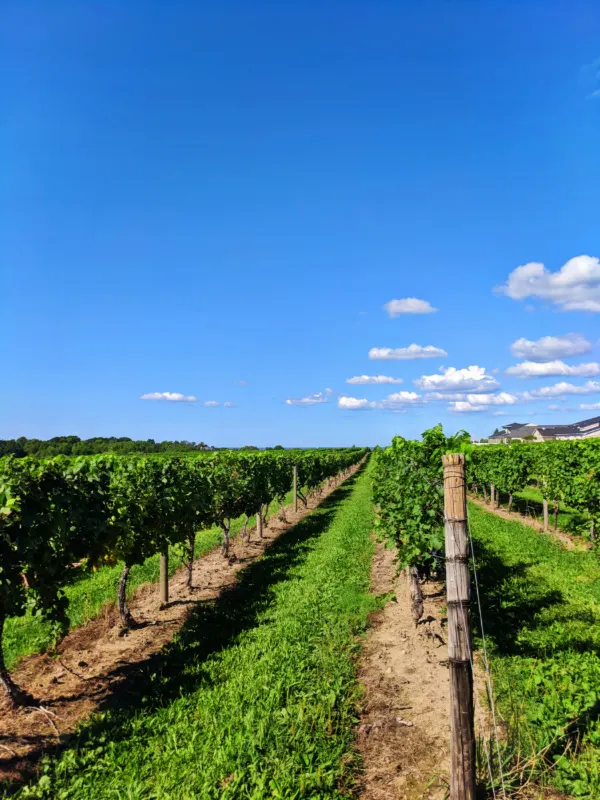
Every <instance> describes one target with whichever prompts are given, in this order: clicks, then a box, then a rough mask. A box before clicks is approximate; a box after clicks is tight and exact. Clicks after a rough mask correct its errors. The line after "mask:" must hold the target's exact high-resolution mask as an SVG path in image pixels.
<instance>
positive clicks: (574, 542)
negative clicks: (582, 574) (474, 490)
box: [469, 494, 591, 550]
mask: <svg viewBox="0 0 600 800" xmlns="http://www.w3.org/2000/svg"><path fill="white" fill-rule="evenodd" d="M469 500H470V502H471V503H474V504H475V505H476V506H480V507H481V508H485V510H486V511H489V512H490V514H496V515H497V516H498V517H502V519H508V520H511V521H512V522H520V523H521V524H522V525H529V527H530V528H533V529H534V530H536V531H538V533H543V534H544V535H545V536H553V537H554V538H555V539H557V540H558V541H559V542H560V544H561V545H562V547H564V549H565V550H589V549H590V547H591V544H590V542H587V541H586V540H585V539H583V538H582V537H581V536H573V535H571V534H569V533H565V532H564V531H561V530H554V528H551V529H549V530H547V531H544V526H543V524H542V523H541V522H538V520H537V519H533V518H532V517H526V516H523V514H520V513H519V512H518V511H507V510H506V509H505V508H492V506H491V504H488V503H486V502H485V500H482V499H481V498H480V497H476V496H475V495H472V494H470V495H469Z"/></svg>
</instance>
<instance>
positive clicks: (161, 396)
mask: <svg viewBox="0 0 600 800" xmlns="http://www.w3.org/2000/svg"><path fill="white" fill-rule="evenodd" d="M196 399H197V398H196V397H194V395H193V394H180V393H179V392H148V394H143V395H141V397H140V400H169V401H170V402H172V403H195V402H196Z"/></svg>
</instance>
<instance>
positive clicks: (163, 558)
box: [159, 550, 169, 606]
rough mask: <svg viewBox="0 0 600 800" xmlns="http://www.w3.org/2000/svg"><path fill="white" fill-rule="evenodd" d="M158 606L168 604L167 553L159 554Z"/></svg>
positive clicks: (166, 551)
mask: <svg viewBox="0 0 600 800" xmlns="http://www.w3.org/2000/svg"><path fill="white" fill-rule="evenodd" d="M159 583H160V604H161V606H166V605H167V603H168V602H169V551H168V550H165V552H164V553H161V554H160V579H159Z"/></svg>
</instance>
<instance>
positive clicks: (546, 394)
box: [520, 381, 600, 400]
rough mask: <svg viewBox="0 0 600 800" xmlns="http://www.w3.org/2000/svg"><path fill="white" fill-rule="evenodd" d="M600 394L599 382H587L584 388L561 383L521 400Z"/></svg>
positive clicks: (536, 391)
mask: <svg viewBox="0 0 600 800" xmlns="http://www.w3.org/2000/svg"><path fill="white" fill-rule="evenodd" d="M595 392H600V382H599V381H587V382H586V383H584V384H583V386H574V385H573V384H572V383H567V382H566V381H561V382H560V383H555V384H554V385H553V386H544V387H543V388H542V389H534V390H533V391H531V392H524V393H523V394H522V395H520V398H521V400H545V399H548V398H553V397H563V396H564V395H568V394H594V393H595Z"/></svg>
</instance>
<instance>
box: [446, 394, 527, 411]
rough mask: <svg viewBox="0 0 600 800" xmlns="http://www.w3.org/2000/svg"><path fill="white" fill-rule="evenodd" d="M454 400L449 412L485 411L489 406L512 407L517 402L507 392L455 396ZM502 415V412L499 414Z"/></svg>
mask: <svg viewBox="0 0 600 800" xmlns="http://www.w3.org/2000/svg"><path fill="white" fill-rule="evenodd" d="M454 397H455V398H457V399H455V400H454V401H453V402H452V403H450V405H449V408H450V410H451V411H458V412H469V411H487V410H488V408H489V407H490V406H513V405H515V403H518V402H519V398H518V397H517V396H516V395H514V394H509V393H508V392H497V393H495V394H479V393H476V394H465V395H455V396H454ZM500 413H502V414H503V413H504V412H500Z"/></svg>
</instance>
